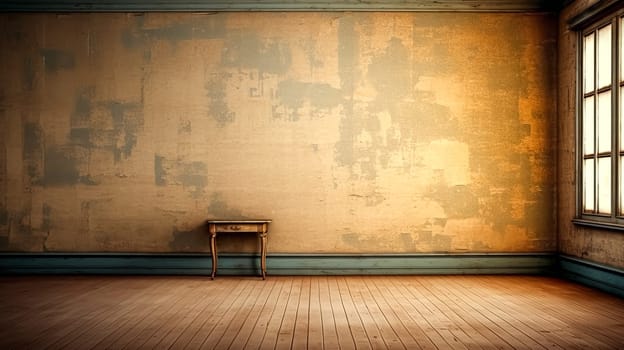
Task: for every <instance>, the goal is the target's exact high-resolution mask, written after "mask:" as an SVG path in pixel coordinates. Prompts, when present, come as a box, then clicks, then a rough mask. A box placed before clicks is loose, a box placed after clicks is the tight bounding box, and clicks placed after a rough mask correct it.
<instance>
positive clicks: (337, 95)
mask: <svg viewBox="0 0 624 350" xmlns="http://www.w3.org/2000/svg"><path fill="white" fill-rule="evenodd" d="M277 97H278V98H279V102H280V105H279V106H284V107H286V108H285V112H283V113H282V112H280V111H279V109H278V108H277V106H273V117H276V118H282V117H284V114H285V117H286V119H287V120H290V121H297V120H299V118H300V117H301V116H302V114H303V112H302V111H301V109H302V108H303V107H304V104H305V103H306V102H307V103H309V104H310V106H311V107H312V110H311V111H310V117H312V118H314V117H317V118H318V117H322V116H325V115H328V114H329V112H330V109H331V108H333V107H336V106H338V105H340V104H341V103H342V101H343V100H342V93H341V91H340V90H339V89H336V88H333V87H332V86H331V85H329V84H318V83H306V82H300V81H295V80H292V79H289V80H283V81H280V82H279V84H278V87H277Z"/></svg>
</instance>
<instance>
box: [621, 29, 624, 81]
mask: <svg viewBox="0 0 624 350" xmlns="http://www.w3.org/2000/svg"><path fill="white" fill-rule="evenodd" d="M620 81H624V18H621V19H620Z"/></svg>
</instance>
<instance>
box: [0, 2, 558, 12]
mask: <svg viewBox="0 0 624 350" xmlns="http://www.w3.org/2000/svg"><path fill="white" fill-rule="evenodd" d="M560 2H561V0H557V1H553V0H550V1H549V0H340V1H331V0H324V1H321V0H286V1H275V0H230V1H227V0H226V1H223V0H221V1H214V0H203V1H202V0H169V1H165V0H102V1H98V0H91V1H69V0H56V1H55V0H14V1H5V0H0V12H166V11H176V12H177V11H182V12H202V11H408V12H410V11H413V12H434V11H449V12H552V11H556V10H558V8H559V5H560Z"/></svg>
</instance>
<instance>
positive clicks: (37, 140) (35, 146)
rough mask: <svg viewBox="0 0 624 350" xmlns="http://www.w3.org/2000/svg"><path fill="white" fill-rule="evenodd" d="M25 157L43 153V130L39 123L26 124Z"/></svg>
mask: <svg viewBox="0 0 624 350" xmlns="http://www.w3.org/2000/svg"><path fill="white" fill-rule="evenodd" d="M23 135H24V149H23V157H24V158H33V157H36V156H38V155H40V154H41V150H42V149H43V131H42V130H41V126H39V124H38V123H32V122H27V123H25V124H24V133H23Z"/></svg>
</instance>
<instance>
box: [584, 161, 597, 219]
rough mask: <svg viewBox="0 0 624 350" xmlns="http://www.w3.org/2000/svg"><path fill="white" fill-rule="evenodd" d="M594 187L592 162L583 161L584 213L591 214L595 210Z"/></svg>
mask: <svg viewBox="0 0 624 350" xmlns="http://www.w3.org/2000/svg"><path fill="white" fill-rule="evenodd" d="M594 187H595V183H594V160H593V159H585V161H583V210H584V211H585V212H593V211H594V209H595V206H594V201H595V196H594Z"/></svg>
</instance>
